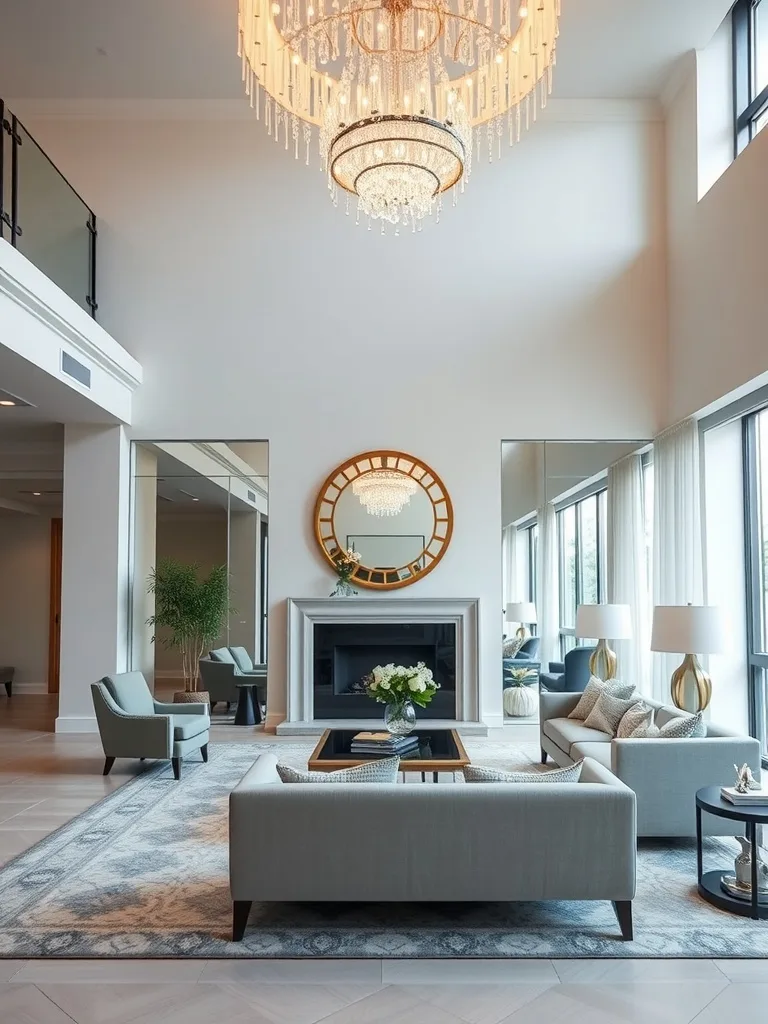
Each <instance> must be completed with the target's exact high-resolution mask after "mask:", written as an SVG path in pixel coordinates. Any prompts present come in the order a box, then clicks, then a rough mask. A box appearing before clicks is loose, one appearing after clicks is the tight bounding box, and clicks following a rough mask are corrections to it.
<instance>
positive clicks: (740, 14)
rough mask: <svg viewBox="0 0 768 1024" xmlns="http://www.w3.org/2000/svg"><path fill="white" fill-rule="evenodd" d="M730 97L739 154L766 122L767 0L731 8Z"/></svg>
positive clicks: (746, 0)
mask: <svg viewBox="0 0 768 1024" xmlns="http://www.w3.org/2000/svg"><path fill="white" fill-rule="evenodd" d="M733 99H734V123H735V145H736V154H737V155H738V154H739V153H740V152H741V151H742V150H743V149H744V147H745V146H747V145H749V143H750V142H751V141H752V139H753V138H754V137H755V135H757V133H758V132H759V131H761V130H762V128H764V127H765V125H766V124H768V0H737V3H736V5H735V7H734V8H733Z"/></svg>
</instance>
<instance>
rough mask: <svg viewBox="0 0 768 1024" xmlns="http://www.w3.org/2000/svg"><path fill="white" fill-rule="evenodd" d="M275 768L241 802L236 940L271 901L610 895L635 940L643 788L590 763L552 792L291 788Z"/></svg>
mask: <svg viewBox="0 0 768 1024" xmlns="http://www.w3.org/2000/svg"><path fill="white" fill-rule="evenodd" d="M276 764H277V762H276V760H275V758H274V756H273V755H271V754H262V755H261V757H259V759H258V761H256V763H255V764H254V765H253V767H252V768H251V769H250V770H249V771H248V773H247V774H246V775H245V776H244V778H243V779H242V781H241V782H240V783H239V785H238V786H237V788H236V789H235V790H234V791H233V792H232V793H231V794H230V801H229V877H230V888H231V893H232V900H233V938H234V940H235V941H239V940H240V939H242V937H243V935H244V933H245V928H246V924H247V921H248V914H249V911H250V908H251V903H252V902H254V901H259V902H261V901H269V900H276V901H291V902H293V901H298V902H300V901H331V902H333V901H340V902H348V901H352V902H357V901H363V902H379V901H381V902H401V901H426V902H430V901H436V902H454V901H531V900H611V901H612V902H613V904H614V909H615V910H616V914H617V917H618V919H619V924H620V925H621V931H622V937H623V938H624V939H631V938H632V903H631V901H632V899H633V898H634V895H635V846H636V835H635V794H634V793H633V792H632V791H631V790H630V789H629V788H628V787H627V786H625V785H624V784H623V783H622V782H620V781H619V780H618V779H616V778H615V777H614V776H613V775H612V774H611V773H610V772H609V771H607V770H606V769H605V768H604V767H602V765H600V764H598V763H597V762H596V761H594V760H592V759H587V760H586V761H585V763H584V768H583V770H582V773H581V781H580V782H579V783H570V784H565V783H559V784H558V783H552V784H547V785H541V784H522V785H510V784H506V783H472V784H467V785H447V786H427V785H423V786H403V785H379V784H366V783H338V784H332V785H317V784H304V785H301V784H293V785H291V784H283V783H282V782H281V781H280V778H279V776H278V774H277V771H276Z"/></svg>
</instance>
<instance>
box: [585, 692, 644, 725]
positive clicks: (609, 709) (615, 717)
mask: <svg viewBox="0 0 768 1024" xmlns="http://www.w3.org/2000/svg"><path fill="white" fill-rule="evenodd" d="M636 703H637V701H636V700H635V699H634V697H630V698H629V699H628V700H622V699H621V697H614V696H613V694H612V693H611V692H610V691H609V690H606V691H604V692H603V693H601V694H600V696H599V697H598V698H597V704H595V706H594V707H593V708H592V710H591V711H590V713H589V714H588V715H587V718H586V720H585V722H584V725H585V726H586V728H587V729H598V730H599V731H600V732H607V733H608V734H609V735H611V736H615V735H616V730H617V729H618V728H619V722H620V721H621V720H622V718H623V717H624V715H626V713H627V712H628V711H629V709H630V708H632V707H634V706H635V704H636Z"/></svg>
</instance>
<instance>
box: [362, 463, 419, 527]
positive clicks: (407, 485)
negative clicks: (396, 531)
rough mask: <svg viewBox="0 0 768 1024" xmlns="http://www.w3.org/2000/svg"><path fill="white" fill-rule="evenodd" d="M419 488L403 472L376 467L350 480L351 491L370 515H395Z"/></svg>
mask: <svg viewBox="0 0 768 1024" xmlns="http://www.w3.org/2000/svg"><path fill="white" fill-rule="evenodd" d="M418 489H419V485H418V484H417V483H416V481H415V480H412V479H411V477H409V476H406V475H405V473H399V472H397V471H395V470H391V469H376V470H373V471H372V472H370V473H364V474H363V475H362V476H360V477H358V478H357V480H353V481H352V493H353V494H354V495H355V497H357V498H358V499H359V501H360V504H361V505H362V506H363V508H364V509H365V510H366V512H367V513H368V515H371V516H397V515H400V513H401V512H402V511H403V509H404V508H405V506H406V505H408V504H410V501H411V498H412V497H413V495H414V494H416V492H417V491H418Z"/></svg>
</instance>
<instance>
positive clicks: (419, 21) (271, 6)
mask: <svg viewBox="0 0 768 1024" xmlns="http://www.w3.org/2000/svg"><path fill="white" fill-rule="evenodd" d="M239 4H240V7H239V22H238V28H239V40H238V42H239V45H238V54H239V56H240V57H241V60H242V74H243V80H244V83H245V91H246V93H247V95H248V96H249V98H250V101H251V103H252V105H254V106H255V107H256V110H257V117H260V106H261V94H262V92H263V93H264V94H265V96H264V122H265V125H266V127H267V130H268V131H269V133H270V134H272V130H273V129H274V137H275V141H280V130H281V125H282V130H283V132H284V140H283V141H284V145H285V148H286V149H288V147H289V134H290V139H291V140H292V141H293V143H294V147H293V148H294V155H295V156H296V158H297V159H298V158H299V156H300V153H301V147H300V146H299V123H300V122H301V123H302V124H303V135H302V138H303V140H304V141H305V142H307V144H308V139H309V135H308V133H311V130H312V129H313V128H316V129H317V130H318V136H319V144H320V156H321V163H322V167H323V170H324V171H325V172H326V173H327V175H328V187H329V191H330V194H331V198H332V200H333V202H334V204H337V202H338V193H339V189H341V190H342V191H344V192H346V193H347V194H348V195H354V196H356V197H357V208H358V212H359V214H361V215H362V216H363V217H365V218H366V220H368V219H369V218H370V219H374V220H381V222H382V227H383V226H384V224H385V223H390V224H393V225H395V226H397V225H398V224H403V225H404V226H408V225H409V224H411V225H413V223H414V222H417V226H418V228H420V227H421V222H422V221H423V220H424V218H426V217H428V216H430V215H432V214H435V215H437V214H438V213H439V208H440V196H441V195H442V193H443V192H445V191H446V190H447V189H453V188H454V186H455V185H457V184H458V183H459V182H460V183H461V186H462V189H461V190H462V191H463V187H464V185H465V183H466V181H467V178H468V177H469V174H470V171H471V167H472V151H473V141H474V140H473V129H475V130H477V132H478V136H479V129H480V127H481V126H484V127H485V128H486V135H487V147H488V156H489V159H491V160H493V159H494V157H498V155H499V153H500V150H501V142H502V136H503V133H504V129H503V118H504V116H505V115H507V119H508V128H509V140H510V143H511V142H512V141H518V140H519V136H520V132H521V122H522V117H521V106H522V105H523V104H524V105H525V112H524V115H525V126H526V127H528V126H529V125H530V121H531V119H533V120H535V119H536V116H537V111H538V107H539V105H541V106H542V107H544V106H545V105H546V97H547V94H548V92H549V90H550V89H551V83H552V67H553V65H554V62H555V46H556V41H557V34H558V23H559V15H560V0H522V2H521V3H519V5H518V3H517V0H280V2H278V0H239ZM539 90H540V94H539ZM273 104H274V106H273ZM532 104H533V110H531V105H532ZM289 119H290V120H289ZM479 142H480V140H479V138H478V140H477V143H476V145H479Z"/></svg>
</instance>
